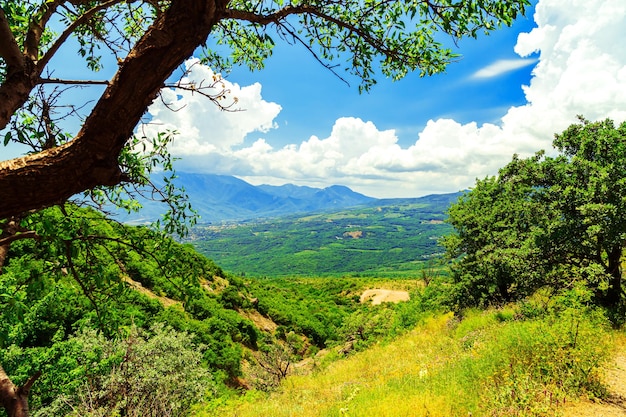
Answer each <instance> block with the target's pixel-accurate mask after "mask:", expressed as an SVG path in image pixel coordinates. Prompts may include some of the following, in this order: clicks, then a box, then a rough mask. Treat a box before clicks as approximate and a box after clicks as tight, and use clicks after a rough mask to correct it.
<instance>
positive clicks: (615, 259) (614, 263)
mask: <svg viewBox="0 0 626 417" xmlns="http://www.w3.org/2000/svg"><path fill="white" fill-rule="evenodd" d="M608 261H609V262H608V264H609V268H608V271H607V272H608V273H609V289H608V290H607V292H606V297H605V303H606V306H607V307H617V306H619V304H620V303H621V301H622V248H621V247H616V248H613V249H612V250H611V251H610V252H609V253H608Z"/></svg>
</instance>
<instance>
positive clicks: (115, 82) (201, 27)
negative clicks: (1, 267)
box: [0, 0, 228, 219]
mask: <svg viewBox="0 0 626 417" xmlns="http://www.w3.org/2000/svg"><path fill="white" fill-rule="evenodd" d="M227 4H228V0H173V1H172V3H171V6H170V7H169V9H168V10H167V11H166V12H165V13H163V14H162V15H161V16H160V17H159V18H158V19H157V20H156V21H155V23H154V24H153V25H152V26H151V27H150V28H149V29H148V31H147V32H146V33H145V35H144V36H143V37H142V38H141V39H140V40H139V41H138V42H137V44H136V45H135V47H134V48H133V50H132V51H131V52H130V53H129V54H128V56H127V58H126V59H125V60H124V61H123V62H122V63H121V64H120V68H119V70H118V72H117V74H116V75H115V76H114V77H113V79H112V80H111V82H110V83H109V86H108V87H107V89H106V90H105V91H104V93H103V94H102V96H101V97H100V99H99V101H98V102H97V103H96V105H95V107H94V108H93V110H92V112H91V114H90V115H89V117H88V118H87V120H86V121H85V123H84V124H83V126H82V129H81V130H80V132H79V133H78V134H77V136H76V138H75V139H74V140H73V141H71V142H69V143H67V144H65V145H62V146H60V147H57V148H53V149H48V150H45V151H42V152H40V153H37V154H34V155H29V156H25V157H22V158H16V159H13V160H10V161H5V162H0V196H2V198H1V199H0V219H2V218H6V217H9V216H12V215H17V214H19V213H23V212H25V211H28V210H37V209H41V208H44V207H47V206H50V205H53V204H55V203H58V202H60V201H63V200H65V199H67V198H69V197H71V196H72V195H74V194H77V193H80V192H83V191H85V190H88V189H90V188H93V187H95V186H99V185H116V184H119V183H120V182H122V181H124V180H125V179H126V178H125V177H124V175H122V172H121V171H120V168H119V165H118V161H117V160H118V157H119V154H120V152H121V150H122V148H123V147H124V145H125V144H126V142H127V141H128V139H129V138H130V137H131V136H132V134H133V130H134V128H135V126H136V125H137V123H138V122H139V121H140V119H141V116H142V115H143V114H144V112H145V111H146V109H147V107H148V106H149V105H150V104H151V103H152V101H153V100H154V99H155V98H156V96H157V94H158V93H159V90H160V89H161V88H162V87H163V83H164V82H165V80H166V79H167V78H168V77H169V76H170V75H171V74H172V72H173V71H174V70H175V69H176V68H177V67H178V66H179V65H181V64H182V63H183V61H184V60H185V59H187V58H188V57H190V56H191V55H192V54H193V51H194V50H195V49H196V48H197V47H198V46H199V45H200V44H202V43H203V42H205V41H206V39H207V37H208V35H209V33H210V32H211V30H212V28H213V27H214V26H215V24H216V23H217V22H218V21H219V19H220V18H222V17H223V13H224V9H225V7H226V5H227Z"/></svg>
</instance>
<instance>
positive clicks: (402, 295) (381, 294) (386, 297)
mask: <svg viewBox="0 0 626 417" xmlns="http://www.w3.org/2000/svg"><path fill="white" fill-rule="evenodd" d="M370 300H371V301H372V304H373V305H378V304H380V303H387V302H390V303H397V302H400V301H409V293H408V292H407V291H396V290H385V289H382V288H376V289H373V290H365V291H364V292H363V294H361V302H362V303H365V302H367V301H370Z"/></svg>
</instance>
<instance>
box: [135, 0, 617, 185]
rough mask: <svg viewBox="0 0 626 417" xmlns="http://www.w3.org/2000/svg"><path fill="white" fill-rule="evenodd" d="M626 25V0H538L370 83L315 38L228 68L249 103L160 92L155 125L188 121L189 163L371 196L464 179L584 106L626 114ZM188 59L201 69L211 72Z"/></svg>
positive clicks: (541, 140)
mask: <svg viewBox="0 0 626 417" xmlns="http://www.w3.org/2000/svg"><path fill="white" fill-rule="evenodd" d="M624 27H626V2H624V1H623V0H538V1H537V2H536V3H535V7H534V8H533V9H531V10H530V11H529V13H528V15H527V18H526V19H523V18H522V19H519V20H518V21H517V22H516V23H515V25H514V26H513V27H512V28H505V29H502V30H500V31H498V32H495V33H493V34H492V35H491V36H488V37H486V36H481V37H480V38H479V39H478V40H464V41H462V42H461V43H460V44H459V45H458V50H457V51H458V52H459V53H461V54H462V55H463V57H462V58H461V59H460V60H459V62H457V63H454V64H451V65H450V66H449V67H448V70H447V72H446V73H445V74H441V75H437V76H435V77H430V78H420V77H419V76H418V75H417V74H410V75H409V76H407V77H406V78H405V79H403V80H401V81H399V82H396V83H392V82H391V81H389V80H384V79H383V80H380V82H379V83H378V85H376V86H375V87H374V88H373V89H372V91H371V92H370V93H368V94H363V95H359V94H358V89H357V86H356V85H352V86H350V87H348V86H346V85H345V84H344V83H343V82H342V81H341V80H339V79H337V78H336V77H335V76H333V75H332V74H331V73H330V72H328V71H327V70H325V69H324V68H322V67H321V66H320V65H319V64H317V63H316V62H315V60H314V59H313V58H311V57H310V56H308V55H307V53H306V51H304V50H299V49H297V48H293V47H287V48H280V47H279V48H277V49H276V52H275V56H274V57H273V58H272V59H270V60H269V61H268V62H267V65H266V68H265V69H264V70H262V71H260V72H256V73H250V72H248V71H247V70H235V71H233V72H232V73H231V74H229V75H228V78H227V81H226V84H225V85H226V87H227V88H228V89H229V90H231V93H232V96H234V97H237V98H238V99H239V103H238V105H239V106H240V107H241V108H244V109H245V111H242V112H237V113H225V112H219V111H217V110H216V109H215V106H212V105H211V104H210V103H207V102H206V101H202V100H200V99H199V98H198V97H194V96H192V95H190V94H185V93H180V92H179V93H174V92H167V91H165V92H164V93H163V97H164V99H165V101H166V102H170V103H171V104H174V105H175V106H176V107H180V108H181V110H180V111H178V112H176V113H172V112H169V111H166V109H165V108H164V106H163V105H162V104H159V103H156V104H155V105H154V106H153V107H151V109H150V113H151V114H152V116H153V118H154V119H153V121H154V122H155V123H156V124H154V125H151V126H146V127H145V131H147V132H150V131H152V132H153V133H154V132H155V131H156V130H158V129H164V128H176V129H178V131H179V132H180V135H179V136H178V137H177V139H176V140H175V142H174V144H173V146H172V148H171V149H172V152H174V153H175V154H176V155H179V156H180V157H181V158H182V161H181V162H180V163H179V169H180V170H184V171H193V172H212V173H218V174H228V175H235V176H238V177H240V178H243V179H245V180H246V181H249V182H251V183H253V184H261V183H269V184H275V185H279V184H284V183H295V184H300V185H309V186H315V187H325V186H329V185H332V184H341V185H346V186H348V187H350V188H352V189H353V190H355V191H358V192H361V193H364V194H366V195H370V196H374V197H416V196H421V195H425V194H430V193H444V192H454V191H458V190H462V189H466V188H468V187H471V186H472V185H473V184H474V183H475V180H476V178H483V177H485V176H487V175H494V174H496V173H497V171H498V169H499V168H500V167H502V166H504V165H505V164H507V163H508V162H509V161H510V160H511V157H512V156H513V154H515V153H517V154H519V155H521V156H523V157H525V156H530V155H532V154H534V153H535V152H536V151H538V150H541V149H546V150H548V151H550V149H551V142H552V139H553V136H554V134H555V133H558V132H561V131H563V130H564V129H565V128H566V127H567V126H569V125H570V124H572V123H575V122H576V115H578V114H582V115H585V116H586V117H587V118H588V119H591V120H596V119H601V118H606V117H610V118H613V119H614V120H616V121H617V122H621V121H623V120H625V119H626V94H625V93H626V43H624V42H617V41H616V39H621V38H622V37H623V33H624V30H623V28H624ZM189 65H190V73H189V80H191V81H193V82H196V83H198V82H200V80H201V79H203V78H204V79H206V78H207V77H208V78H210V77H211V76H212V75H213V74H212V72H211V71H210V70H209V69H208V68H203V67H201V66H199V65H195V64H192V63H191V62H190V64H189ZM231 83H232V84H231ZM177 94H178V95H177Z"/></svg>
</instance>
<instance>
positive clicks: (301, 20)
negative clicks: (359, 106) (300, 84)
mask: <svg viewBox="0 0 626 417" xmlns="http://www.w3.org/2000/svg"><path fill="white" fill-rule="evenodd" d="M529 4H530V2H528V1H525V0H509V1H506V2H502V1H484V2H480V3H479V4H477V3H467V2H458V1H442V2H437V3H415V2H403V1H393V2H381V1H365V2H362V1H356V0H350V1H342V2H327V1H322V2H317V3H310V4H309V3H302V2H300V1H282V0H280V1H272V2H264V3H262V4H257V3H255V2H251V1H248V0H241V1H233V2H231V3H230V5H229V6H230V7H231V8H232V9H233V10H236V11H238V12H241V15H242V16H246V15H245V13H254V14H255V16H257V18H256V19H255V18H252V17H251V18H250V19H249V20H248V21H246V20H247V19H242V20H224V21H222V22H220V24H219V27H218V29H217V30H216V31H215V33H214V35H215V39H216V43H217V46H218V48H216V49H206V50H205V52H204V55H205V56H204V61H205V62H207V63H209V64H210V65H212V66H215V67H217V68H220V69H226V68H228V67H230V66H232V65H246V66H248V67H249V68H250V69H260V68H263V65H264V61H265V60H266V58H267V57H269V56H270V55H271V53H272V50H273V47H274V45H275V42H274V40H273V39H272V37H271V35H270V34H268V32H267V29H266V22H265V21H264V19H262V18H260V16H276V17H279V16H284V17H289V16H292V17H293V19H273V20H272V21H273V22H274V23H275V24H276V32H277V35H278V37H280V38H282V39H284V40H286V41H287V42H289V43H292V44H302V45H303V46H305V47H306V48H307V49H309V51H311V52H312V53H313V54H315V57H316V58H317V59H318V61H320V62H321V63H322V64H323V65H324V66H326V67H327V68H329V69H333V66H332V65H331V63H332V62H333V61H337V60H339V61H340V62H343V65H342V64H340V65H342V66H343V69H345V70H346V71H347V72H349V73H351V74H352V75H354V76H356V77H357V78H358V79H360V80H361V85H360V89H361V90H368V89H370V88H371V87H372V86H373V85H374V84H375V83H376V76H377V72H378V71H377V68H379V69H380V72H382V75H384V76H385V77H389V78H393V79H399V78H402V77H404V76H405V75H406V74H407V73H408V72H409V71H414V70H418V71H419V72H420V75H422V76H424V75H432V74H436V73H440V72H443V71H444V69H445V67H446V65H447V64H448V63H449V62H451V61H453V60H454V59H455V58H456V57H458V55H457V54H455V53H453V52H452V50H451V49H449V48H446V47H444V45H443V44H442V43H441V41H440V40H439V37H438V36H437V34H439V33H445V34H447V35H449V36H451V37H452V38H453V39H455V40H456V39H460V38H463V37H476V36H477V35H478V33H480V32H490V31H492V30H494V29H496V28H497V27H499V26H501V25H510V24H512V22H513V20H514V19H515V18H516V17H517V16H518V15H519V14H523V13H524V10H525V7H526V6H528V5H529ZM220 46H222V47H224V46H225V47H226V48H225V49H226V50H227V51H228V52H229V53H220V51H221V49H220V48H219V47H220ZM225 57H229V58H225Z"/></svg>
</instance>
